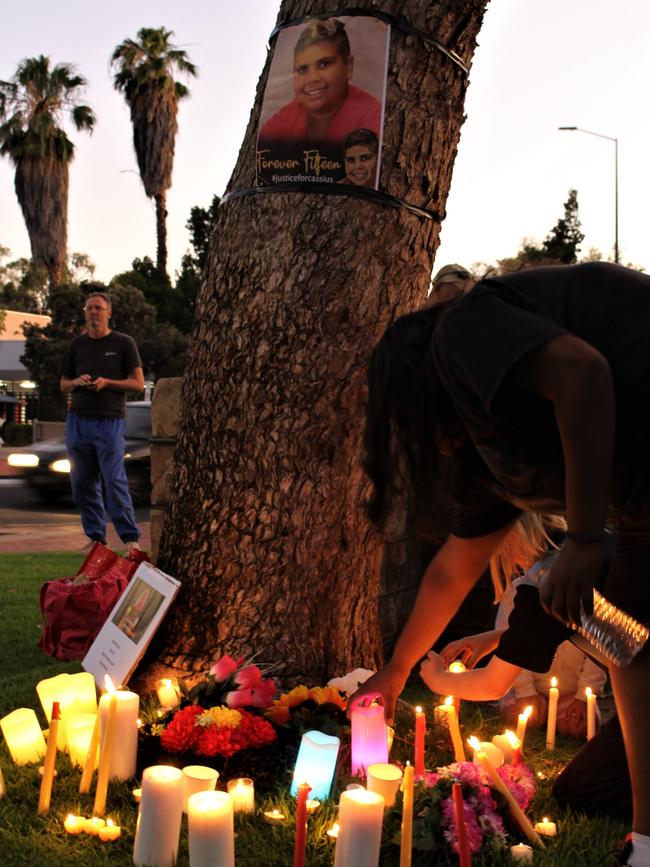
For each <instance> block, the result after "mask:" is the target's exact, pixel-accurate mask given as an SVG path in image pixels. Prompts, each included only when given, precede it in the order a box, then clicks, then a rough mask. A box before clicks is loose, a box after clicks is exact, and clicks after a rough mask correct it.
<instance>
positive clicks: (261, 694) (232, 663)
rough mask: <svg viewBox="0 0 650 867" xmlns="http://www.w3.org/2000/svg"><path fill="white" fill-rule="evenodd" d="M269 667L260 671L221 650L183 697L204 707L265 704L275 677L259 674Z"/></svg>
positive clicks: (267, 702)
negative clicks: (216, 658) (199, 679)
mask: <svg viewBox="0 0 650 867" xmlns="http://www.w3.org/2000/svg"><path fill="white" fill-rule="evenodd" d="M269 670H270V668H269V666H266V668H265V671H264V672H263V671H262V669H261V668H260V667H259V666H257V665H253V664H252V662H246V661H245V660H244V658H243V657H240V658H239V659H237V660H235V659H232V657H230V656H228V654H224V655H223V656H222V657H221V659H218V660H217V661H216V662H215V663H214V664H213V665H212V666H211V667H210V671H209V672H208V676H207V677H206V678H205V679H204V680H201V681H199V683H197V684H195V686H193V687H192V689H190V690H189V691H188V692H187V693H186V696H187V700H188V701H190V702H191V703H192V704H200V705H202V706H203V707H206V708H211V707H218V706H224V705H225V706H226V707H230V708H242V707H253V708H259V709H264V708H267V707H269V705H270V704H271V702H272V701H273V696H274V695H275V681H274V680H273V678H270V677H269V678H265V677H264V676H263V674H264V673H268V671H269Z"/></svg>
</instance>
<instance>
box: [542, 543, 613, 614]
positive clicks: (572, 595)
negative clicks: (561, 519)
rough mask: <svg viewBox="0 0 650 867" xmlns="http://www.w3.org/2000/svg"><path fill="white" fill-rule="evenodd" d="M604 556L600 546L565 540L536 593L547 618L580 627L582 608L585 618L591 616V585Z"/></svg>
mask: <svg viewBox="0 0 650 867" xmlns="http://www.w3.org/2000/svg"><path fill="white" fill-rule="evenodd" d="M603 556H604V547H603V545H600V544H597V543H596V544H594V543H586V544H585V543H583V542H573V541H572V540H571V539H567V540H566V542H565V543H564V545H563V546H562V548H561V550H560V553H559V555H558V558H557V560H556V561H555V564H554V566H553V568H552V569H551V572H550V574H549V575H548V576H547V577H546V579H545V580H544V581H542V584H541V586H540V589H539V598H540V602H541V603H542V607H543V608H544V610H545V611H546V612H547V614H551V615H552V616H553V617H556V618H558V619H559V620H561V621H562V622H563V623H567V624H569V625H571V626H572V625H577V624H579V623H580V619H581V618H580V615H581V607H582V608H584V610H585V612H586V613H587V614H591V613H592V612H593V610H594V584H595V582H596V578H597V577H598V573H599V571H600V568H601V566H602V563H603Z"/></svg>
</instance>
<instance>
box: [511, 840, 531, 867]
mask: <svg viewBox="0 0 650 867" xmlns="http://www.w3.org/2000/svg"><path fill="white" fill-rule="evenodd" d="M510 855H511V857H512V860H513V861H526V862H528V861H530V862H531V863H532V860H533V849H532V846H527V845H526V844H525V843H517V845H516V846H511V847H510Z"/></svg>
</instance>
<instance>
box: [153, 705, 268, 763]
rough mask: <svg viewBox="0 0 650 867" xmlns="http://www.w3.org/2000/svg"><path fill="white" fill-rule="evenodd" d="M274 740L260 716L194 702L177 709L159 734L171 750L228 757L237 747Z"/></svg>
mask: <svg viewBox="0 0 650 867" xmlns="http://www.w3.org/2000/svg"><path fill="white" fill-rule="evenodd" d="M274 740H275V729H274V728H273V726H272V725H271V724H270V723H269V722H267V721H266V720H265V719H262V717H259V716H256V715H255V714H253V713H250V712H249V711H246V710H233V709H231V708H228V707H218V706H215V707H212V708H210V709H209V710H206V709H205V708H202V707H200V706H199V705H197V704H191V705H188V707H185V708H183V709H182V710H179V711H177V712H176V713H175V714H174V717H173V719H172V721H171V722H170V723H169V725H167V726H166V727H165V729H164V731H163V733H162V734H161V736H160V745H161V746H162V748H163V749H164V750H166V751H167V752H170V753H185V752H188V751H192V752H194V753H196V755H197V756H217V755H219V756H223V757H224V758H226V759H229V758H230V757H231V756H233V755H234V754H235V753H236V752H238V751H239V750H244V749H251V748H258V747H263V746H266V745H267V744H270V743H271V742H272V741H274Z"/></svg>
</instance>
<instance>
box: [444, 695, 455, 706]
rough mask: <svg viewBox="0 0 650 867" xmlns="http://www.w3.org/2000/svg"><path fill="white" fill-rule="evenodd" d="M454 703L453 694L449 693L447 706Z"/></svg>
mask: <svg viewBox="0 0 650 867" xmlns="http://www.w3.org/2000/svg"><path fill="white" fill-rule="evenodd" d="M453 703H454V697H453V695H448V696H447V698H446V699H445V704H446V705H447V707H449V705H452V704H453Z"/></svg>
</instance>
